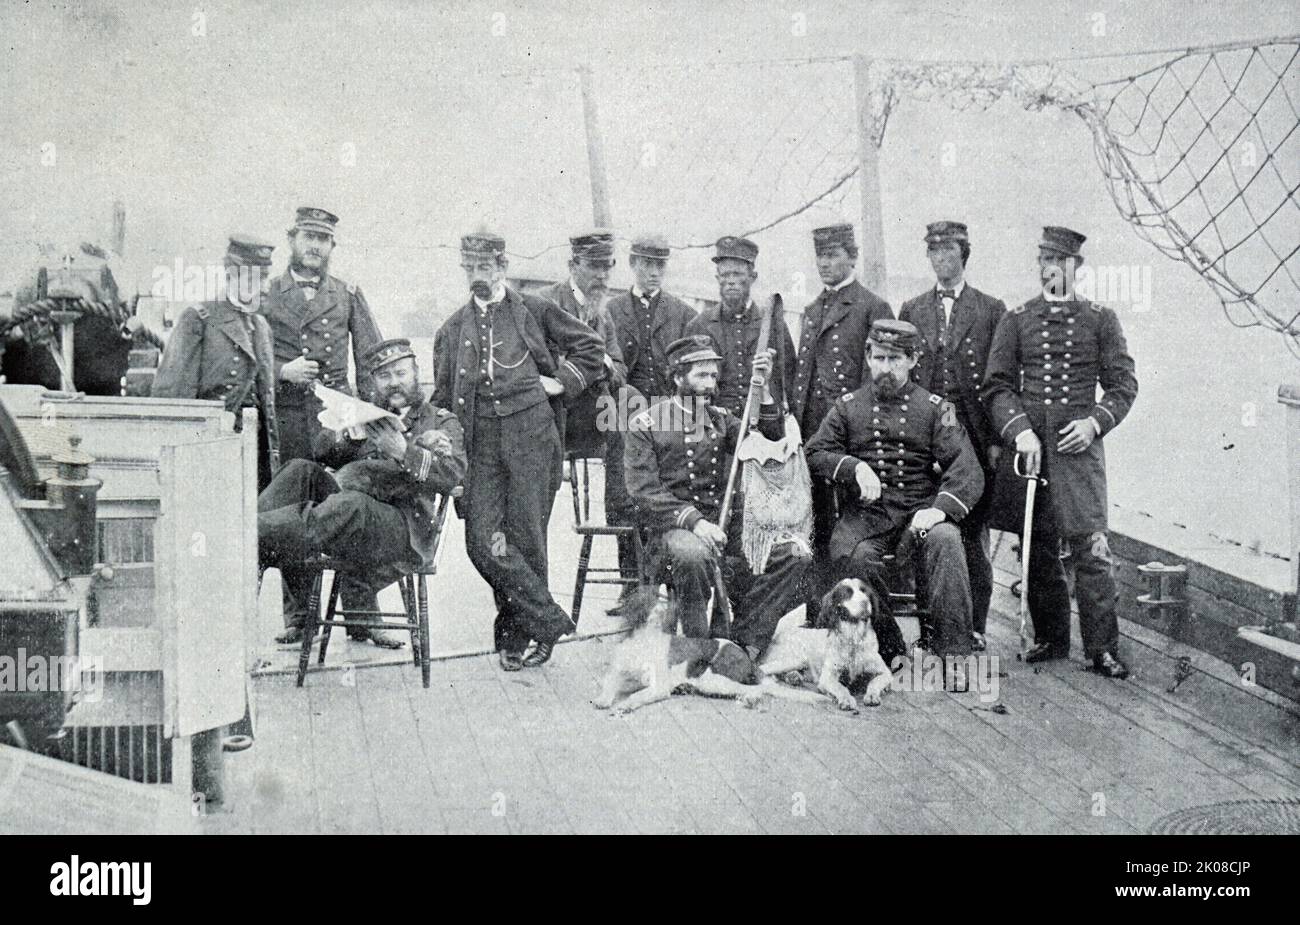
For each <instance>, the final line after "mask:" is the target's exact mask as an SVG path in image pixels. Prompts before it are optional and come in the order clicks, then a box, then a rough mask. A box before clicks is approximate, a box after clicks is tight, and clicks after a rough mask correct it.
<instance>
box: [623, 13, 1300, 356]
mask: <svg viewBox="0 0 1300 925" xmlns="http://www.w3.org/2000/svg"><path fill="white" fill-rule="evenodd" d="M1102 59H1110V61H1109V64H1108V65H1106V66H1103V65H1102V64H1101V60H1102ZM1297 62H1300V36H1288V37H1282V38H1275V39H1267V40H1261V41H1257V42H1242V43H1233V44H1224V45H1215V46H1207V47H1202V48H1194V49H1187V50H1175V51H1165V52H1143V53H1138V54H1129V55H1098V56H1091V57H1088V58H1078V59H1071V60H1058V61H1048V60H1044V61H1026V62H1011V63H997V64H990V63H985V62H951V61H945V62H917V61H903V60H884V59H873V60H872V61H871V63H870V66H869V70H868V75H869V78H868V87H869V91H868V98H867V105H868V106H869V107H870V110H871V113H870V114H871V116H872V117H873V120H874V126H875V129H874V132H873V136H874V140H875V142H876V144H877V146H878V147H879V146H881V145H883V144H884V140H885V135H886V129H887V127H888V124H889V117H890V115H891V113H892V112H893V111H894V110H895V109H896V107H898V106H899V105H903V104H904V103H905V102H906V101H918V102H926V103H938V104H941V105H944V106H947V107H949V108H951V109H954V110H960V111H971V110H974V111H982V110H987V109H990V108H991V107H993V106H994V105H995V104H998V103H1000V102H1003V101H1006V100H1010V101H1012V102H1014V103H1015V104H1017V105H1019V106H1020V107H1022V108H1023V109H1025V110H1027V111H1030V112H1046V111H1051V110H1056V111H1060V112H1069V113H1073V114H1074V115H1076V116H1077V117H1078V118H1079V119H1081V120H1082V121H1083V123H1084V124H1085V125H1086V126H1087V127H1088V129H1089V131H1090V132H1091V134H1092V137H1093V141H1094V152H1095V155H1096V158H1097V162H1098V165H1099V167H1100V170H1101V173H1102V176H1103V177H1104V179H1105V181H1106V185H1107V188H1108V190H1109V191H1110V194H1111V197H1112V199H1113V200H1114V203H1115V207H1116V209H1117V210H1118V211H1119V214H1120V215H1121V216H1122V217H1123V218H1124V219H1125V221H1127V222H1128V223H1129V224H1130V225H1132V227H1133V228H1134V230H1135V231H1136V232H1137V234H1138V235H1139V236H1140V237H1141V238H1142V239H1144V240H1145V241H1147V242H1148V243H1149V244H1151V245H1152V246H1153V247H1155V248H1157V249H1158V250H1159V251H1160V252H1161V253H1163V254H1165V255H1166V256H1167V257H1170V258H1171V259H1175V260H1179V261H1181V262H1183V263H1185V264H1186V265H1188V266H1190V267H1191V268H1192V269H1193V270H1194V271H1196V273H1198V274H1199V275H1200V276H1201V277H1202V278H1203V279H1205V280H1206V282H1208V283H1209V284H1210V285H1211V287H1212V288H1213V289H1214V291H1215V294H1216V295H1217V297H1218V298H1219V300H1220V302H1221V303H1222V305H1223V307H1224V310H1225V313H1226V314H1227V316H1228V319H1229V320H1230V321H1231V322H1232V323H1233V324H1235V325H1237V326H1241V327H1251V326H1259V327H1263V328H1266V329H1268V330H1271V331H1277V332H1279V333H1281V334H1282V335H1283V337H1284V340H1285V342H1286V344H1287V346H1288V348H1289V349H1290V350H1291V352H1292V353H1293V354H1295V355H1296V356H1297V357H1298V358H1300V304H1298V300H1297V295H1300V202H1297V198H1296V193H1297V189H1300V131H1297V127H1298V126H1300V109H1297V103H1298V102H1300V69H1298V68H1297V66H1296V65H1297ZM1103 68H1104V69H1106V70H1108V71H1109V72H1110V73H1115V72H1118V76H1115V77H1113V78H1111V77H1109V74H1108V75H1107V78H1106V79H1101V78H1094V79H1087V78H1086V77H1084V76H1082V74H1083V72H1085V71H1086V72H1087V73H1089V74H1096V73H1098V72H1099V71H1101V70H1102V69H1103ZM701 70H708V71H709V74H708V79H707V81H706V82H705V85H707V86H708V87H709V90H708V92H707V93H701V92H700V87H701V85H702V84H701V74H700V71H701ZM602 97H603V98H605V99H617V101H618V110H617V112H618V113H623V114H632V118H633V125H632V127H631V128H629V127H628V126H627V125H620V124H618V121H619V118H620V117H619V116H618V115H614V116H606V115H605V112H608V111H609V109H608V107H606V109H605V110H604V111H603V112H602V121H603V122H605V123H606V124H607V125H608V124H610V123H614V124H613V126H612V127H613V131H610V132H607V134H606V137H607V138H612V139H614V143H613V144H612V145H610V148H609V151H610V157H609V164H610V173H611V177H612V178H613V179H612V181H611V199H612V201H613V206H614V208H613V211H614V213H615V214H616V215H630V214H636V215H639V216H643V217H645V218H646V221H647V223H648V224H650V225H655V224H658V226H659V227H671V228H673V229H675V230H676V235H675V240H674V241H673V244H674V246H675V247H677V248H679V249H692V248H704V247H709V246H710V245H711V243H712V241H713V240H714V238H715V237H716V235H717V233H718V232H719V227H718V225H719V224H721V225H725V227H726V228H727V229H737V230H739V231H740V232H741V233H744V234H746V235H754V234H759V233H761V232H763V231H766V230H768V229H771V228H774V227H775V226H777V225H780V224H781V223H783V222H785V221H787V220H788V219H790V218H793V217H795V216H797V215H800V214H802V213H804V212H806V211H808V210H809V209H812V208H814V207H819V208H822V209H825V210H833V211H835V212H838V213H840V214H845V213H849V212H851V211H853V210H854V209H855V208H856V191H857V183H856V174H857V172H858V169H859V165H858V152H857V134H856V133H857V120H856V103H855V99H854V75H853V72H852V67H851V59H846V58H834V59H814V60H806V61H774V62H766V63H757V62H753V63H749V64H746V65H736V66H733V67H730V68H728V67H721V66H705V67H691V66H684V67H682V68H675V67H673V66H671V65H665V66H663V67H661V68H656V69H653V70H652V71H650V72H643V71H642V72H638V71H629V72H626V73H625V74H624V75H623V76H622V82H621V83H619V82H617V81H616V82H614V83H613V84H606V85H603V86H602ZM664 99H669V100H671V101H672V103H671V105H668V106H665V105H663V100H664ZM755 101H758V102H761V104H762V108H763V109H764V111H766V112H768V113H772V112H778V113H780V115H779V116H777V117H775V118H765V119H762V120H756V119H755V118H754V117H753V112H754V111H755V108H756V107H755ZM644 139H667V141H663V142H658V143H662V144H665V145H667V146H668V147H666V148H665V149H656V148H655V146H654V145H655V143H656V142H651V141H645V140H644ZM849 197H854V199H850V198H849ZM846 200H849V206H848V208H847V209H846V208H845V202H846ZM656 208H667V209H670V210H671V214H664V215H662V216H655V215H653V214H650V215H647V211H648V210H649V211H651V212H652V211H653V210H654V209H656ZM656 219H657V220H658V221H656Z"/></svg>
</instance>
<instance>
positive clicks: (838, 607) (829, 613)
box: [817, 585, 844, 630]
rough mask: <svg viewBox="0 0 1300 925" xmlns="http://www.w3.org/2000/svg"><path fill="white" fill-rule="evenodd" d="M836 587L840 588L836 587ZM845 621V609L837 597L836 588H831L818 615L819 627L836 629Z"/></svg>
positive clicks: (823, 597)
mask: <svg viewBox="0 0 1300 925" xmlns="http://www.w3.org/2000/svg"><path fill="white" fill-rule="evenodd" d="M836 587H839V586H838V585H836ZM843 619H844V607H843V605H842V604H840V602H839V600H838V599H836V597H835V588H831V589H830V590H829V591H827V592H826V594H825V595H823V596H822V606H821V610H820V611H819V613H818V615H817V622H818V624H819V625H821V626H823V627H825V628H827V629H831V630H833V629H835V628H836V627H837V626H839V625H840V621H841V620H843Z"/></svg>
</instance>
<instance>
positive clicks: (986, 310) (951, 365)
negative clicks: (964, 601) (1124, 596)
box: [898, 222, 1007, 652]
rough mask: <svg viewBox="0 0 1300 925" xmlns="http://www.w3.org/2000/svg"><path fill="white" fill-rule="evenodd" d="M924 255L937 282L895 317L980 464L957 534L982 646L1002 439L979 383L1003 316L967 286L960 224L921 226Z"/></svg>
mask: <svg viewBox="0 0 1300 925" xmlns="http://www.w3.org/2000/svg"><path fill="white" fill-rule="evenodd" d="M925 244H926V249H925V252H926V256H928V257H929V258H930V266H932V267H933V268H934V275H935V277H936V278H937V279H938V285H937V286H936V287H935V288H934V289H931V290H929V291H927V292H923V293H921V294H920V295H919V296H917V297H916V298H915V299H911V300H909V301H907V302H904V303H903V308H902V311H900V312H899V313H898V320H899V321H910V322H911V323H912V324H914V325H916V327H917V329H918V330H919V331H920V332H921V336H922V337H923V338H924V339H925V346H924V348H923V352H922V354H921V360H920V362H919V363H917V364H916V368H915V369H913V370H912V378H913V379H914V380H915V381H916V383H917V384H918V385H920V386H921V388H923V389H925V390H926V391H928V392H933V393H934V394H936V395H938V396H940V397H941V398H945V399H947V400H948V401H950V402H952V404H953V406H954V407H955V408H956V409H957V420H958V421H960V422H961V425H962V427H964V428H966V436H967V437H969V438H970V441H971V444H972V445H973V446H974V447H975V454H976V455H977V456H978V457H979V460H980V465H982V466H983V467H984V489H985V490H984V495H983V497H981V498H980V502H979V504H977V505H975V507H974V509H973V510H972V511H971V512H970V514H969V515H967V517H966V518H965V519H963V520H962V522H961V540H962V545H963V546H964V547H965V549H966V571H967V572H968V573H969V575H970V593H971V603H972V606H973V608H974V610H973V613H972V625H973V626H974V628H975V649H976V651H979V652H983V651H984V649H985V647H986V643H985V640H984V628H985V626H986V625H987V623H988V617H989V601H990V600H991V599H992V597H993V564H992V562H991V561H990V559H989V528H988V518H989V503H990V499H991V497H992V495H993V473H994V471H995V470H996V469H997V461H998V457H999V456H1000V455H1001V453H1002V445H1001V443H999V441H998V438H997V431H996V429H995V428H994V427H993V422H992V421H990V420H989V416H988V413H987V412H986V411H985V409H984V404H983V403H982V402H981V401H980V397H979V394H980V386H981V385H983V383H984V369H985V367H986V366H987V365H988V359H989V347H990V345H992V343H993V332H994V331H995V330H996V329H997V326H998V322H999V321H1001V320H1002V316H1003V315H1004V314H1006V311H1007V307H1006V305H1005V304H1003V302H1002V301H1001V300H1000V299H995V298H993V296H991V295H985V294H984V293H983V292H980V291H979V290H978V289H976V288H975V287H974V286H968V285H967V284H966V279H965V274H966V261H967V260H969V259H970V235H969V234H968V233H967V231H966V226H965V225H963V224H962V223H961V222H933V223H931V224H929V225H926V226H925Z"/></svg>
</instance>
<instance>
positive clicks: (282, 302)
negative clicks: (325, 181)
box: [263, 206, 381, 461]
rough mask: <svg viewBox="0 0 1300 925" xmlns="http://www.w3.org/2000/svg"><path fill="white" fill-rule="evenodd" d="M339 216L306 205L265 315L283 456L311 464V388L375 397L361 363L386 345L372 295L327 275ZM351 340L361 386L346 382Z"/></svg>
mask: <svg viewBox="0 0 1300 925" xmlns="http://www.w3.org/2000/svg"><path fill="white" fill-rule="evenodd" d="M338 220H339V219H338V216H337V215H334V214H333V213H331V212H327V211H325V210H324V209H317V208H314V207H312V206H303V207H302V208H301V209H299V210H298V213H297V218H296V219H295V221H294V225H293V227H292V228H290V229H289V231H288V235H289V248H290V254H289V266H288V268H287V269H285V271H284V273H283V274H282V275H280V276H278V277H276V278H275V279H274V280H272V281H271V290H270V292H269V293H268V294H267V297H266V301H265V302H264V305H263V313H264V314H265V315H266V316H267V319H268V320H269V321H270V322H271V334H272V337H273V340H274V343H275V379H276V393H275V398H276V409H277V411H278V413H279V415H280V419H279V424H280V432H281V439H282V440H283V441H284V444H283V447H282V452H283V455H284V459H285V460H286V461H287V460H290V459H311V458H312V456H311V453H312V441H313V440H314V439H315V437H316V434H317V433H318V432H319V431H320V422H319V421H318V420H317V419H316V415H317V413H318V412H319V411H320V410H321V404H320V402H319V401H318V400H317V399H316V397H315V395H314V393H313V391H312V388H313V385H314V384H315V383H317V382H319V383H320V384H321V385H323V386H325V387H327V388H330V389H334V390H335V391H338V392H344V393H346V394H349V395H351V394H356V395H359V396H361V397H362V398H364V399H367V400H368V399H369V397H370V381H369V380H370V375H369V373H367V372H366V366H365V363H363V362H362V358H363V357H364V356H365V355H366V353H367V352H368V351H369V350H371V349H372V348H373V347H374V346H375V344H377V343H379V341H380V340H381V335H380V333H379V326H378V325H377V324H376V323H375V319H374V316H373V315H372V314H371V312H370V306H369V305H367V304H366V297H365V296H364V295H362V294H361V290H360V289H359V288H358V287H357V286H355V285H353V284H352V283H345V282H343V280H341V279H339V278H338V277H337V276H331V275H330V273H329V264H330V257H331V255H332V254H333V253H334V243H335V242H334V227H335V225H337V224H338ZM349 341H350V342H351V349H352V358H353V364H354V366H355V368H356V371H357V389H356V392H355V393H354V392H353V391H352V389H351V387H350V386H349V385H348V347H349Z"/></svg>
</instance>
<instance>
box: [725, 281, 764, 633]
mask: <svg viewBox="0 0 1300 925" xmlns="http://www.w3.org/2000/svg"><path fill="white" fill-rule="evenodd" d="M780 310H781V294H780V293H779V292H775V293H773V294H772V300H771V302H770V303H769V305H768V307H767V312H766V313H765V314H764V315H763V321H762V324H761V325H760V326H759V329H758V343H757V345H756V346H755V347H754V356H758V355H759V354H760V353H762V352H763V351H764V350H766V349H767V343H768V341H769V340H770V339H771V337H772V318H773V316H774V315H775V313H776V312H778V311H780ZM766 385H767V380H765V379H763V378H762V377H761V376H752V377H750V380H749V395H747V396H746V397H745V414H744V416H743V417H742V418H741V421H740V434H739V436H737V438H736V446H735V447H734V448H733V450H732V452H731V468H730V470H729V471H728V472H727V488H726V491H724V492H723V494H722V511H721V513H720V514H719V515H718V526H719V527H721V528H722V532H723V533H724V534H726V532H727V525H728V524H729V523H730V522H731V514H732V504H733V502H734V501H735V497H736V476H737V475H738V474H739V473H740V454H739V452H738V451H739V450H740V444H741V443H743V442H744V441H745V437H746V435H747V434H748V433H749V428H751V427H753V426H754V425H756V424H757V423H758V415H759V408H760V407H761V405H762V400H763V388H764V386H766ZM713 596H714V599H715V600H716V602H717V603H716V604H715V607H714V609H715V611H716V612H718V613H720V614H721V616H722V623H723V627H722V628H723V629H724V630H726V631H727V632H728V633H730V630H731V600H730V598H728V597H727V588H726V585H725V584H723V581H722V568H721V565H720V564H719V562H718V560H716V559H715V560H714V563H713Z"/></svg>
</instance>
